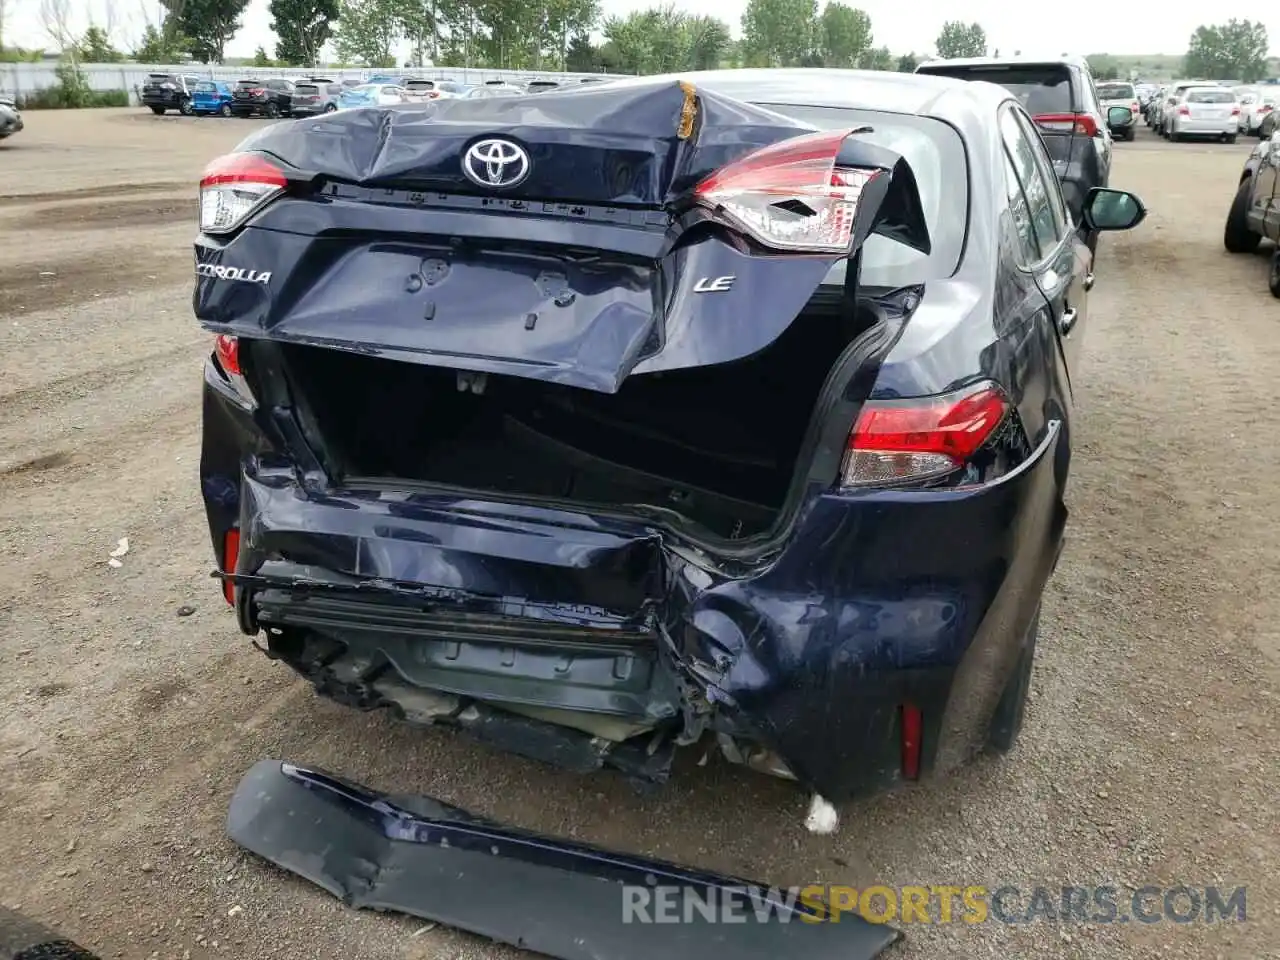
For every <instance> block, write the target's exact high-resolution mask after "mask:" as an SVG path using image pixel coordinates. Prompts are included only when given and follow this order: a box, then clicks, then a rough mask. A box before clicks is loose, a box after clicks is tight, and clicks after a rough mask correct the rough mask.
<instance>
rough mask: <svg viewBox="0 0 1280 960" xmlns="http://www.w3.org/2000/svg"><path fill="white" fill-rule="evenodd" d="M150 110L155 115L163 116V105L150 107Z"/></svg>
mask: <svg viewBox="0 0 1280 960" xmlns="http://www.w3.org/2000/svg"><path fill="white" fill-rule="evenodd" d="M151 112H152V113H154V114H155V115H156V116H157V117H163V116H164V107H152V108H151Z"/></svg>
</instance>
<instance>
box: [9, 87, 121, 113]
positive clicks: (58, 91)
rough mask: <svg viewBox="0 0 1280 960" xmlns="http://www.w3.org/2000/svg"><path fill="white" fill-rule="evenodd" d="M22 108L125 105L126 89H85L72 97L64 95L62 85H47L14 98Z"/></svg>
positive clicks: (66, 108) (47, 108) (74, 107)
mask: <svg viewBox="0 0 1280 960" xmlns="http://www.w3.org/2000/svg"><path fill="white" fill-rule="evenodd" d="M16 99H17V101H18V107H19V108H20V109H23V110H76V109H81V108H84V107H127V106H129V91H128V90H87V91H81V92H79V93H78V95H76V96H74V97H68V96H66V93H65V91H64V90H63V88H62V87H48V88H46V89H44V90H36V91H34V92H33V93H27V94H23V95H22V96H19V97H17V98H16Z"/></svg>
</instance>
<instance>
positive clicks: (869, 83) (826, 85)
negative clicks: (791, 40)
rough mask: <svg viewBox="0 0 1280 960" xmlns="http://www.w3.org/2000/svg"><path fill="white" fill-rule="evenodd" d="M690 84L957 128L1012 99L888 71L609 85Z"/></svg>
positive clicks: (726, 73) (763, 71)
mask: <svg viewBox="0 0 1280 960" xmlns="http://www.w3.org/2000/svg"><path fill="white" fill-rule="evenodd" d="M655 79H672V80H676V79H681V80H689V81H691V82H692V83H693V84H694V85H695V86H697V85H705V86H706V87H707V88H708V89H711V90H715V91H717V92H719V93H723V94H724V95H725V96H729V97H733V98H735V99H738V100H745V101H749V102H751V103H757V104H776V105H778V106H812V107H835V108H846V109H857V110H883V111H885V112H886V113H914V114H921V115H924V116H931V117H935V118H937V119H942V120H946V121H948V122H953V123H961V122H965V123H966V126H967V119H968V118H969V117H971V116H974V115H975V114H980V115H984V116H989V115H990V113H992V112H994V111H995V109H996V107H998V106H999V105H1000V104H1001V103H1003V102H1004V101H1006V100H1011V99H1013V97H1012V95H1011V94H1010V93H1009V91H1008V90H1006V89H1005V88H1004V87H1001V86H999V85H997V84H994V83H988V82H986V81H982V80H978V81H970V80H957V79H955V78H953V77H932V76H928V75H927V74H919V73H895V72H893V71H888V70H833V69H827V68H825V67H788V68H755V69H745V70H705V71H698V72H690V73H673V74H667V75H665V76H664V77H662V78H657V77H652V76H649V77H635V78H626V79H622V78H619V79H616V80H612V81H610V86H611V87H613V86H623V85H626V84H642V83H652V82H653V81H654V80H655Z"/></svg>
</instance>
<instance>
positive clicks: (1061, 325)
mask: <svg viewBox="0 0 1280 960" xmlns="http://www.w3.org/2000/svg"><path fill="white" fill-rule="evenodd" d="M1078 316H1079V314H1078V313H1076V308H1075V307H1067V308H1066V309H1065V310H1063V311H1062V316H1061V317H1059V318H1058V331H1059V332H1060V333H1061V334H1062V335H1063V336H1064V337H1065V336H1066V335H1067V334H1069V333H1070V332H1071V328H1072V327H1074V326H1075V325H1076V318H1077V317H1078Z"/></svg>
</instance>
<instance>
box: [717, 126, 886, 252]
mask: <svg viewBox="0 0 1280 960" xmlns="http://www.w3.org/2000/svg"><path fill="white" fill-rule="evenodd" d="M849 133H850V131H848V130H843V131H837V132H834V133H832V132H826V131H824V132H822V133H814V134H808V135H806V136H802V137H795V138H793V139H790V140H784V141H782V142H781V143H776V144H772V145H771V146H767V147H764V148H762V149H760V150H756V151H755V152H754V153H750V154H748V155H747V156H745V157H743V158H742V159H740V160H736V161H734V162H733V163H731V164H729V165H728V166H725V167H721V168H720V169H719V170H717V171H716V172H715V173H713V174H712V175H711V176H709V177H707V178H706V179H705V180H703V181H702V182H701V183H700V184H698V186H697V187H696V188H695V189H694V201H695V202H696V203H699V204H701V205H702V206H704V207H707V208H708V209H710V210H712V211H714V213H715V214H716V215H717V216H718V217H720V218H722V219H723V220H724V221H725V222H727V223H728V224H729V225H730V226H732V227H734V228H736V229H738V230H741V231H742V232H744V233H746V234H748V235H749V236H751V237H753V238H754V239H756V240H757V241H759V242H760V243H762V244H763V245H765V246H767V247H770V248H772V249H775V250H786V251H794V252H805V253H847V252H848V251H849V250H850V248H851V247H852V245H853V225H854V217H855V215H856V214H857V212H858V198H859V197H860V196H861V194H862V190H863V188H864V187H865V186H866V185H867V184H868V183H870V182H871V180H873V179H874V178H875V177H876V176H878V174H879V171H877V170H864V169H858V168H854V167H841V166H837V165H836V158H837V157H838V156H839V154H840V149H841V147H842V146H843V145H844V141H845V138H846V137H847V136H848V135H849Z"/></svg>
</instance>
